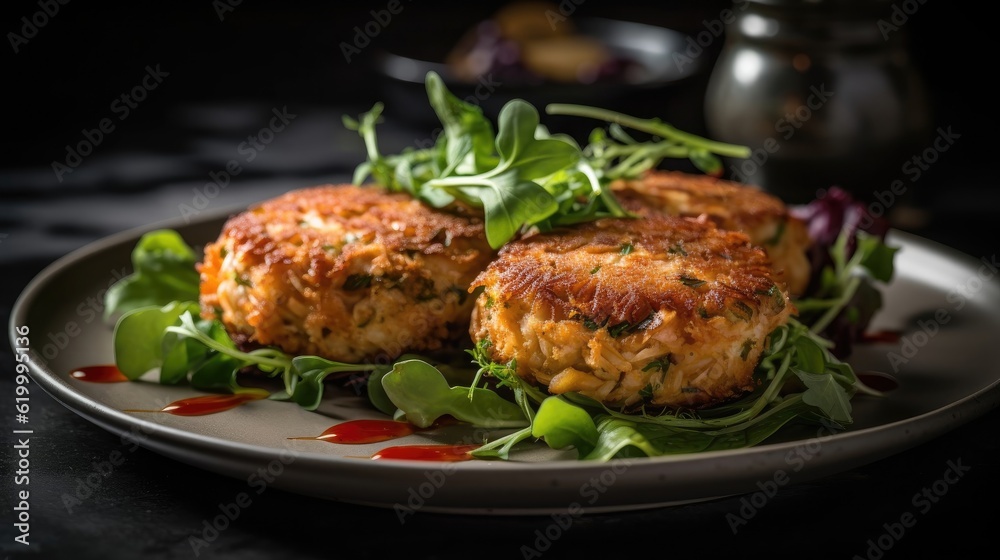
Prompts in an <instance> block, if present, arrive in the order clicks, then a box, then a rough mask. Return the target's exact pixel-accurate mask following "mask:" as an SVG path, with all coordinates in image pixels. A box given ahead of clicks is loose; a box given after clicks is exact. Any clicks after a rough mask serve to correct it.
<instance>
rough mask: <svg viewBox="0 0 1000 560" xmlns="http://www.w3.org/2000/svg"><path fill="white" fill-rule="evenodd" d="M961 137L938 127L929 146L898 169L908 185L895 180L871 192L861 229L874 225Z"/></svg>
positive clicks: (948, 129)
mask: <svg viewBox="0 0 1000 560" xmlns="http://www.w3.org/2000/svg"><path fill="white" fill-rule="evenodd" d="M961 137H962V135H961V134H959V133H957V132H954V131H953V130H952V129H951V126H948V127H947V128H945V127H943V126H939V127H938V128H937V136H935V137H934V140H933V141H931V145H930V146H927V147H926V148H924V149H923V150H922V151H921V152H920V153H919V154H914V155H913V157H911V158H910V159H908V160H906V161H905V162H903V165H902V166H901V167H900V172H901V173H902V174H903V175H904V176H906V178H907V179H909V183H907V182H904V181H903V180H902V179H895V180H893V181H892V182H891V183H889V188H888V189H885V190H881V191H872V199H873V201H872V202H871V203H870V204H868V213H867V214H866V215H865V216H863V217H862V218H861V220H860V221H859V222H858V225H859V226H860V227H861V229H867V228H868V227H870V226H871V225H872V224H873V223H874V221H875V218H880V217H882V216H884V215H885V214H886V213H887V212H888V211H889V210H890V209H891V208H892V207H893V206H894V205H895V204H896V199H897V197H901V196H903V195H904V194H906V192H907V191H908V190H909V187H910V185H912V184H914V183H916V182H917V181H919V180H920V178H921V177H922V176H923V174H924V172H926V171H927V170H928V169H930V168H931V167H930V166H932V165H934V163H936V162H937V161H938V159H940V158H941V154H943V153H945V152H947V151H948V150H949V149H951V147H952V146H953V145H954V144H955V142H957V141H958V139H959V138H961Z"/></svg>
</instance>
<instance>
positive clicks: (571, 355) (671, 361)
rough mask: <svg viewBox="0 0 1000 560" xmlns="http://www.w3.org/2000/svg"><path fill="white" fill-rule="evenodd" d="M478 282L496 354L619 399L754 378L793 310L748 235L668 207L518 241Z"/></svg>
mask: <svg viewBox="0 0 1000 560" xmlns="http://www.w3.org/2000/svg"><path fill="white" fill-rule="evenodd" d="M473 287H474V288H476V287H482V289H483V293H482V294H481V295H480V296H479V298H478V299H477V303H476V309H475V311H474V313H473V320H472V326H471V331H470V332H471V333H472V336H473V339H474V340H476V341H477V342H479V341H483V340H489V352H490V354H491V358H492V359H493V360H494V361H497V362H501V363H506V362H509V361H511V360H515V361H516V364H517V374H518V375H519V376H521V377H523V378H525V379H527V380H530V381H533V382H535V383H538V384H540V385H543V386H546V387H548V389H549V392H551V393H555V394H559V393H565V392H570V391H575V392H579V393H582V394H584V395H587V396H589V397H592V398H594V399H597V400H599V401H601V402H604V403H605V404H607V405H609V406H615V407H627V406H630V405H635V404H639V403H646V404H650V405H655V406H665V407H673V408H698V407H704V406H710V405H713V404H718V403H720V402H723V401H726V400H729V399H731V398H734V397H737V396H739V395H741V394H743V393H745V392H746V391H749V390H751V389H752V388H753V386H754V382H753V370H754V367H755V365H756V364H757V362H758V360H759V358H760V355H761V352H762V350H763V348H764V345H765V343H766V340H767V337H768V335H769V334H770V332H771V331H772V330H773V329H775V328H776V327H778V326H779V325H781V324H783V323H784V322H786V321H787V318H788V316H789V315H790V313H791V311H792V305H791V303H790V301H789V300H788V295H787V293H785V291H784V290H783V289H782V288H781V285H780V284H779V283H777V282H776V281H775V279H774V276H773V272H772V269H771V266H770V261H769V260H768V258H767V255H766V254H765V253H764V251H763V250H761V249H760V248H758V247H756V246H754V245H752V244H751V243H750V240H749V238H748V237H747V236H746V235H745V234H743V233H740V232H736V231H730V230H723V229H719V228H717V227H715V226H714V225H713V224H711V223H709V222H707V221H705V220H696V219H691V218H678V217H673V216H663V215H650V216H649V217H646V218H641V219H605V220H599V221H596V222H592V223H588V224H582V225H580V226H576V227H574V228H572V229H565V230H557V231H553V232H550V233H545V234H538V235H535V236H532V237H528V238H526V239H522V240H518V241H514V242H511V243H509V244H508V245H506V246H505V247H504V248H503V249H501V251H500V254H499V256H498V257H497V259H496V260H494V261H493V263H491V264H490V266H489V267H488V268H487V269H486V271H485V272H483V273H482V274H480V275H479V277H478V278H477V279H476V280H475V282H473Z"/></svg>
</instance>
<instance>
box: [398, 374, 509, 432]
mask: <svg viewBox="0 0 1000 560" xmlns="http://www.w3.org/2000/svg"><path fill="white" fill-rule="evenodd" d="M381 383H382V387H383V389H384V390H385V394H386V396H388V397H389V400H390V401H392V403H393V404H394V405H395V406H396V408H398V409H399V410H400V411H402V412H403V414H405V416H406V420H407V421H408V422H410V423H411V424H414V425H415V426H418V427H421V428H426V427H428V426H430V425H431V424H433V423H434V421H435V420H437V419H438V418H440V417H442V416H444V415H450V416H452V417H454V418H455V419H457V420H461V421H463V422H468V423H470V424H472V425H475V426H481V427H484V428H520V427H522V426H525V425H527V424H528V421H527V420H526V419H525V417H524V415H523V413H522V412H521V409H520V407H518V406H517V405H516V404H514V403H512V402H510V401H508V400H506V399H504V398H503V397H501V396H500V395H499V394H497V393H495V392H494V391H491V390H489V389H481V388H472V389H471V397H470V388H469V387H452V386H450V385H449V384H448V381H447V380H446V379H445V377H444V375H443V374H442V373H441V372H440V371H438V370H437V368H435V367H434V366H432V365H431V364H429V363H427V362H425V361H422V360H403V361H398V362H396V363H395V364H394V365H393V367H392V370H391V371H389V372H388V373H386V374H385V375H384V376H382V377H381Z"/></svg>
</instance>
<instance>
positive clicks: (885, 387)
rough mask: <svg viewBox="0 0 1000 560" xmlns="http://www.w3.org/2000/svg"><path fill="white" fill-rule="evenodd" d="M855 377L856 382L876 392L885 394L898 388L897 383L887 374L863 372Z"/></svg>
mask: <svg viewBox="0 0 1000 560" xmlns="http://www.w3.org/2000/svg"><path fill="white" fill-rule="evenodd" d="M857 375H858V381H861V382H862V383H864V384H865V385H867V386H869V387H871V388H872V389H875V390H876V391H881V392H883V393H885V392H888V391H892V390H894V389H898V388H899V381H898V380H897V379H896V378H895V377H893V376H891V375H889V374H888V373H882V372H880V371H863V372H861V373H858V374H857Z"/></svg>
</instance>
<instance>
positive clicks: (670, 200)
mask: <svg viewBox="0 0 1000 560" xmlns="http://www.w3.org/2000/svg"><path fill="white" fill-rule="evenodd" d="M612 188H613V189H614V191H615V194H616V195H617V196H618V198H619V199H620V200H621V201H622V204H623V205H624V206H625V207H626V208H627V209H629V210H630V211H632V212H636V213H638V214H642V215H646V214H648V213H649V212H651V211H652V212H662V213H666V214H669V215H671V216H690V217H697V216H700V215H706V216H708V218H709V219H711V220H712V221H713V222H715V224H716V225H717V226H719V227H720V228H723V229H730V230H735V231H742V232H744V233H746V234H747V235H749V236H750V241H751V242H753V243H754V244H756V245H759V246H761V247H762V248H763V249H764V250H765V251H767V254H768V257H769V258H770V259H771V262H772V264H773V266H774V269H775V271H777V272H779V274H780V275H781V276H780V277H779V278H780V279H781V280H782V281H783V282H784V283H785V284H786V286H787V288H788V291H789V292H790V293H791V294H792V295H793V296H797V295H802V293H803V292H804V291H805V289H806V286H807V285H808V284H809V275H810V267H809V258H808V257H807V256H806V251H807V250H808V249H809V245H810V240H809V232H808V230H807V229H806V224H805V223H804V222H803V221H802V220H801V219H799V218H796V217H794V216H792V215H791V214H790V213H789V211H788V207H787V206H785V204H784V203H783V202H782V201H781V200H780V199H778V198H777V197H775V196H773V195H771V194H768V193H766V192H763V191H762V190H760V189H758V188H755V187H752V186H747V185H742V184H740V183H736V182H733V181H726V180H724V179H717V178H715V177H711V176H708V175H694V174H690V173H680V172H675V171H651V172H649V173H647V174H646V175H644V176H643V177H642V178H641V179H638V180H634V181H618V182H616V183H614V184H613V185H612Z"/></svg>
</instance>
